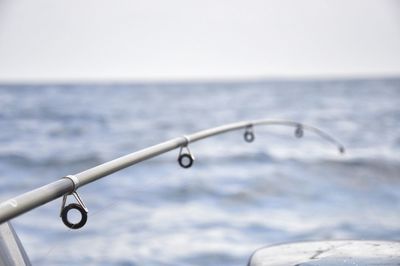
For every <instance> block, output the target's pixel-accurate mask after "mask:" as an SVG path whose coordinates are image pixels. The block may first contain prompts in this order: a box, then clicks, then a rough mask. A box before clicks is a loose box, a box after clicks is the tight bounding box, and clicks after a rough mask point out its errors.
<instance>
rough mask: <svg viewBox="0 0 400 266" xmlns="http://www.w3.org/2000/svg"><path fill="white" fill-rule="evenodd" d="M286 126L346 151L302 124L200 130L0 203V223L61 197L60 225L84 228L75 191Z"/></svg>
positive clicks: (187, 161)
mask: <svg viewBox="0 0 400 266" xmlns="http://www.w3.org/2000/svg"><path fill="white" fill-rule="evenodd" d="M273 125H277V126H289V127H294V128H295V131H294V135H295V136H296V137H297V138H301V137H303V135H304V130H307V131H311V132H313V133H315V134H317V135H319V136H320V137H322V138H323V139H325V140H327V141H329V142H331V143H333V144H334V145H336V147H337V149H338V150H339V152H340V153H344V152H345V148H344V146H343V145H342V144H341V143H340V142H339V141H337V140H336V139H335V138H333V137H332V136H330V135H329V134H328V133H326V132H324V131H322V130H321V129H318V128H316V127H313V126H309V125H305V124H302V123H298V122H293V121H284V120H279V121H277V120H265V119H261V120H253V121H242V122H237V123H231V124H226V125H222V126H218V127H214V128H210V129H206V130H202V131H198V132H196V133H193V134H190V135H184V136H182V137H177V138H174V139H171V140H168V141H165V142H162V143H159V144H157V145H154V146H151V147H148V148H145V149H142V150H139V151H137V152H133V153H130V154H128V155H125V156H122V157H119V158H117V159H114V160H112V161H109V162H106V163H103V164H101V165H98V166H95V167H93V168H90V169H88V170H85V171H83V172H80V173H77V174H74V175H67V176H65V177H62V178H61V179H59V180H57V181H55V182H52V183H49V184H47V185H44V186H42V187H39V188H37V189H34V190H31V191H29V192H27V193H24V194H22V195H19V196H17V197H14V198H12V199H9V200H7V201H4V202H2V203H0V224H1V223H4V222H7V221H8V220H10V219H12V218H15V217H16V216H18V215H21V214H23V213H25V212H28V211H30V210H32V209H35V208H37V207H39V206H42V205H44V204H46V203H48V202H50V201H53V200H55V199H58V198H61V197H62V204H61V210H60V217H61V219H62V221H63V223H64V224H65V225H66V226H67V227H69V228H71V229H78V228H81V227H83V226H84V225H85V224H86V222H87V218H88V212H89V211H88V208H87V207H86V205H85V204H84V202H83V200H82V199H81V197H80V196H79V194H78V192H77V189H78V188H79V187H82V186H84V185H86V184H89V183H91V182H93V181H96V180H98V179H100V178H103V177H105V176H107V175H110V174H112V173H115V172H117V171H119V170H122V169H124V168H126V167H128V166H131V165H134V164H136V163H139V162H142V161H144V160H147V159H150V158H153V157H155V156H158V155H160V154H163V153H166V152H168V151H171V150H174V149H176V148H180V150H179V155H178V163H179V165H180V166H181V167H183V168H190V167H191V166H192V165H193V163H194V160H195V158H194V156H193V154H192V152H191V151H190V149H189V144H190V143H193V142H196V141H199V140H202V139H206V138H209V137H212V136H215V135H219V134H223V133H226V132H230V131H235V130H239V129H244V130H245V131H244V134H243V137H244V140H245V141H246V142H253V141H254V140H255V133H254V127H255V126H273ZM70 195H72V196H73V197H74V198H75V199H76V203H71V204H69V205H67V206H66V202H67V197H68V196H70ZM71 210H77V211H78V212H79V213H80V214H81V219H80V221H78V222H77V223H73V222H71V221H70V220H68V212H69V211H71Z"/></svg>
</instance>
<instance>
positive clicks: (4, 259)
mask: <svg viewBox="0 0 400 266" xmlns="http://www.w3.org/2000/svg"><path fill="white" fill-rule="evenodd" d="M27 265H31V263H30V261H29V259H28V256H27V255H26V252H25V249H24V247H23V246H22V244H21V242H20V240H19V238H18V236H17V234H16V233H15V231H14V228H13V227H12V226H11V224H10V223H3V224H1V225H0V266H27Z"/></svg>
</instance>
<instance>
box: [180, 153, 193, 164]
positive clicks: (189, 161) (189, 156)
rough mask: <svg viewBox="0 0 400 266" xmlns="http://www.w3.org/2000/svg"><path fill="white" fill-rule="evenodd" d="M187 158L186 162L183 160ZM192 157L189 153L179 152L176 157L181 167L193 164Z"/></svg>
mask: <svg viewBox="0 0 400 266" xmlns="http://www.w3.org/2000/svg"><path fill="white" fill-rule="evenodd" d="M186 160H188V161H187V162H185V161H186ZM193 161H194V158H193V156H192V155H191V154H190V153H183V154H180V155H179V157H178V163H179V165H180V166H181V167H182V168H190V167H191V166H192V165H193Z"/></svg>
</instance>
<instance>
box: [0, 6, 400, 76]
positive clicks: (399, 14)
mask: <svg viewBox="0 0 400 266" xmlns="http://www.w3.org/2000/svg"><path fill="white" fill-rule="evenodd" d="M371 76H372V77H381V76H400V1H399V0H301V1H299V0H168V1H165V0H35V1H32V0H0V82H36V81H39V82H41V81H145V80H213V79H224V80H225V79H236V80H237V79H253V78H257V79H259V78H265V79H268V78H332V77H346V78H347V77H371Z"/></svg>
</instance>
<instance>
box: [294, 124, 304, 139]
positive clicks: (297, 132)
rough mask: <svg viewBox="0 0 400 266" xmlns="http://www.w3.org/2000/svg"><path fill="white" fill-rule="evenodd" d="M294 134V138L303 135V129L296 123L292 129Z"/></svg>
mask: <svg viewBox="0 0 400 266" xmlns="http://www.w3.org/2000/svg"><path fill="white" fill-rule="evenodd" d="M294 135H295V137H296V138H301V137H303V136H304V130H303V126H302V125H298V126H297V127H296V129H295V131H294Z"/></svg>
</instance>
